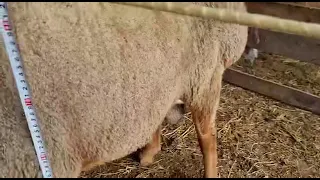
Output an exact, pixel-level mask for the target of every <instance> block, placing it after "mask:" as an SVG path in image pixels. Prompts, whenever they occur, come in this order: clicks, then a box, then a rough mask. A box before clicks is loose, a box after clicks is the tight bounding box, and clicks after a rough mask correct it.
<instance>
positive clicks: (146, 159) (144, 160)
mask: <svg viewBox="0 0 320 180" xmlns="http://www.w3.org/2000/svg"><path fill="white" fill-rule="evenodd" d="M152 163H153V156H151V155H142V154H141V155H140V165H141V166H144V167H145V166H149V165H151V164H152Z"/></svg>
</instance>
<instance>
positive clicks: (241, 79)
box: [223, 69, 320, 115]
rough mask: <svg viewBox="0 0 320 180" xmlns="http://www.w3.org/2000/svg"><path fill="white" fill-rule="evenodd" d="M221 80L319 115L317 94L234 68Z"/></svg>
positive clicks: (226, 72)
mask: <svg viewBox="0 0 320 180" xmlns="http://www.w3.org/2000/svg"><path fill="white" fill-rule="evenodd" d="M223 80H224V81H226V82H228V83H230V84H233V85H236V86H240V87H242V88H244V89H247V90H250V91H253V92H257V93H259V94H262V95H265V96H267V97H270V98H273V99H275V100H278V101H281V102H283V103H286V104H288V105H291V106H295V107H298V108H300V109H304V110H307V111H311V112H313V113H314V114H318V115H320V97H318V96H315V95H312V94H309V93H306V92H303V91H300V90H298V89H294V88H291V87H288V86H284V85H281V84H277V83H274V82H271V81H267V80H264V79H261V78H258V77H255V76H253V75H250V74H247V73H243V72H241V71H237V70H234V69H227V70H226V71H225V73H224V77H223Z"/></svg>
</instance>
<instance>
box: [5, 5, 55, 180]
mask: <svg viewBox="0 0 320 180" xmlns="http://www.w3.org/2000/svg"><path fill="white" fill-rule="evenodd" d="M6 8H7V5H6V4H5V3H4V2H0V29H1V30H2V31H0V33H2V36H3V39H4V44H5V47H6V51H7V54H8V56H9V60H10V64H11V68H12V71H13V74H14V78H15V81H16V84H17V88H18V90H19V96H20V100H21V103H22V104H23V109H24V115H25V116H26V118H27V121H28V126H29V128H30V132H31V136H32V140H33V142H34V146H35V150H36V153H37V155H38V156H37V157H38V160H39V163H40V168H41V171H42V174H43V177H47V178H48V177H49V178H52V176H53V175H52V170H51V167H50V163H49V160H48V159H47V152H46V149H45V145H44V141H43V139H42V137H41V131H40V125H39V124H38V123H37V118H36V113H35V112H34V107H33V105H32V101H31V98H30V95H29V94H30V92H28V91H29V90H30V89H29V87H28V85H27V84H28V83H27V80H26V79H25V73H24V71H23V65H22V59H21V56H20V54H19V50H18V47H17V43H16V41H15V38H14V33H13V32H12V26H11V24H10V21H9V17H8V12H7V9H6ZM39 155H40V156H39Z"/></svg>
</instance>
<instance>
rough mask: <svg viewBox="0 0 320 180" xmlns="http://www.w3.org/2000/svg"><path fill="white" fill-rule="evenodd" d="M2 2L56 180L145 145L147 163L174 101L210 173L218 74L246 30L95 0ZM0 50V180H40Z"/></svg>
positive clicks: (237, 5)
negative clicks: (190, 124)
mask: <svg viewBox="0 0 320 180" xmlns="http://www.w3.org/2000/svg"><path fill="white" fill-rule="evenodd" d="M195 4H198V5H202V6H209V7H210V6H214V7H219V8H229V9H233V10H238V11H246V8H245V5H244V3H242V2H232V3H231V2H227V3H218V2H207V3H200V2H197V3H195ZM8 6H9V17H10V18H11V21H12V23H13V27H14V28H15V34H16V37H17V41H18V43H19V48H20V50H21V55H22V57H23V60H24V67H25V71H26V74H27V79H28V81H29V84H30V87H31V91H32V96H33V101H34V106H35V108H36V111H37V114H38V116H39V121H40V126H41V129H42V134H43V137H44V140H45V143H46V147H47V150H48V155H49V159H50V161H51V166H52V169H53V174H54V176H55V177H77V176H78V175H79V173H80V172H81V170H86V169H90V168H91V167H94V166H95V165H98V164H102V163H104V162H110V161H112V160H115V159H118V158H121V157H123V156H125V155H127V154H129V153H131V152H134V151H136V150H137V149H138V148H141V147H144V146H145V145H146V144H147V145H146V146H145V150H144V151H143V153H142V154H141V162H142V163H143V164H149V163H151V162H152V159H153V156H154V155H155V154H156V153H157V152H158V151H159V150H160V139H159V137H160V130H159V127H160V125H161V123H162V121H163V120H164V118H165V115H166V114H167V112H168V110H169V108H170V107H171V106H172V103H173V102H174V100H175V99H181V100H182V101H183V102H184V103H185V106H186V108H187V109H189V110H190V111H191V112H192V115H193V121H194V124H195V127H196V131H197V134H198V139H199V143H200V147H201V150H202V152H203V155H204V166H205V176H206V177H215V176H217V169H216V163H217V152H216V137H215V135H214V134H215V128H214V120H215V114H216V110H217V107H218V103H219V97H220V89H221V81H222V74H223V72H224V70H225V68H226V67H228V66H229V65H231V64H232V63H233V62H235V61H236V60H238V59H239V58H240V56H241V54H242V52H243V51H244V48H245V45H246V42H247V27H245V26H240V25H237V24H226V23H222V22H219V21H215V20H208V19H202V18H194V17H189V16H182V15H176V14H171V13H167V12H158V11H151V10H145V9H141V8H135V7H128V6H124V5H118V4H111V3H103V2H90V3H85V2H81V3H76V2H74V3H66V2H55V3H52V2H27V3H26V2H18V3H13V2H12V3H11V2H10V3H9V4H8ZM0 56H1V57H0V61H1V62H0V64H1V68H0V142H1V143H0V167H1V168H0V177H37V176H41V174H40V170H39V165H38V161H37V158H36V156H35V151H34V148H33V144H32V141H31V137H30V133H29V130H28V128H27V122H26V120H25V118H24V115H23V110H22V108H21V105H20V102H19V99H18V96H17V91H16V89H15V88H14V82H13V78H12V75H11V72H10V66H9V62H8V59H7V56H6V53H5V51H4V48H3V46H1V54H0ZM151 139H152V141H151Z"/></svg>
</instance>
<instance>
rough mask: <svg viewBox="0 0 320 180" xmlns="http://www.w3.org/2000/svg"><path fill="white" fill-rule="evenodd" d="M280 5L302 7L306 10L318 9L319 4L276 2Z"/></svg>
mask: <svg viewBox="0 0 320 180" xmlns="http://www.w3.org/2000/svg"><path fill="white" fill-rule="evenodd" d="M277 3H282V4H291V5H294V6H303V7H308V8H320V2H277Z"/></svg>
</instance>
